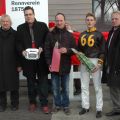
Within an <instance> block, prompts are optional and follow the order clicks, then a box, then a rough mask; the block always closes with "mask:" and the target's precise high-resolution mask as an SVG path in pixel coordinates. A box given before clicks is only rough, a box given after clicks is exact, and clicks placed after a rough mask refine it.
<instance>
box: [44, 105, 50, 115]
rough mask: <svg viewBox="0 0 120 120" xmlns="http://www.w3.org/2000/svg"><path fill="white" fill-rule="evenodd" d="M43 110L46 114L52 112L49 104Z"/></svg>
mask: <svg viewBox="0 0 120 120" xmlns="http://www.w3.org/2000/svg"><path fill="white" fill-rule="evenodd" d="M42 111H43V113H45V114H48V113H49V112H50V110H49V108H48V106H44V107H43V108H42Z"/></svg>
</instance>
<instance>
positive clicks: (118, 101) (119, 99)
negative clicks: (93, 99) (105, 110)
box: [110, 87, 120, 112]
mask: <svg viewBox="0 0 120 120" xmlns="http://www.w3.org/2000/svg"><path fill="white" fill-rule="evenodd" d="M110 96H111V99H112V103H113V110H114V111H117V112H120V88H118V87H110Z"/></svg>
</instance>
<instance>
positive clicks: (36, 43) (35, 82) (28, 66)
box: [17, 6, 49, 113]
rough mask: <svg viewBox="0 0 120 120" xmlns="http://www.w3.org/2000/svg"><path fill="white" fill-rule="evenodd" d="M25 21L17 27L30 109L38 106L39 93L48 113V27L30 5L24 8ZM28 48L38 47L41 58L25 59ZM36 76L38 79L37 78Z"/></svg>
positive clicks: (45, 111)
mask: <svg viewBox="0 0 120 120" xmlns="http://www.w3.org/2000/svg"><path fill="white" fill-rule="evenodd" d="M24 16H25V23H24V24H21V25H19V26H18V28H17V40H18V41H17V42H18V51H19V53H20V55H21V56H22V58H23V59H22V60H23V61H22V67H23V75H24V76H26V77H27V85H28V97H29V103H30V106H29V111H31V112H34V111H35V110H36V107H37V101H36V96H37V94H38V96H39V99H40V102H41V106H42V110H43V112H44V113H48V112H49V109H48V100H47V97H48V80H47V76H48V67H47V65H46V62H45V59H44V47H43V46H44V42H45V37H46V35H47V33H48V31H49V30H48V27H47V25H46V24H45V23H43V22H38V21H37V20H36V19H35V13H34V9H33V8H32V7H30V6H27V7H25V9H24ZM27 48H37V49H38V50H39V54H40V58H39V59H38V60H28V59H25V56H26V54H27V53H26V49H27ZM36 76H37V78H38V79H36Z"/></svg>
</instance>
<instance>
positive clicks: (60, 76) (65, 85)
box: [45, 13, 75, 115]
mask: <svg viewBox="0 0 120 120" xmlns="http://www.w3.org/2000/svg"><path fill="white" fill-rule="evenodd" d="M55 21H56V27H55V28H54V29H53V30H52V31H51V32H49V34H48V35H47V38H46V41H45V57H46V61H47V64H48V66H49V69H50V71H51V79H52V87H53V95H54V104H55V108H54V109H53V111H54V112H57V111H59V110H60V109H61V107H63V110H64V112H65V114H67V115H68V114H70V110H69V73H70V68H71V59H70V58H71V55H72V54H73V53H72V50H71V48H75V40H74V38H73V36H72V34H71V33H70V32H68V30H67V29H66V27H65V16H64V14H62V13H58V14H57V15H56V16H55ZM55 45H56V47H57V49H58V51H59V52H58V54H60V59H59V60H60V63H58V66H59V69H58V71H56V70H55V71H54V70H52V69H51V67H52V66H51V64H52V55H53V49H54V46H55ZM58 56H59V55H58ZM56 59H57V58H56ZM59 60H58V61H59ZM54 62H56V60H55V61H54Z"/></svg>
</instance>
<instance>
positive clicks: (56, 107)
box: [51, 106, 61, 113]
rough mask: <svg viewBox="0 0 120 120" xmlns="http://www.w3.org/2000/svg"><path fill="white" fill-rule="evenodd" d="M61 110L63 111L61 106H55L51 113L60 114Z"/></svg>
mask: <svg viewBox="0 0 120 120" xmlns="http://www.w3.org/2000/svg"><path fill="white" fill-rule="evenodd" d="M60 110H61V108H60V107H59V106H55V107H54V108H53V109H52V111H51V113H57V112H59V111H60Z"/></svg>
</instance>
